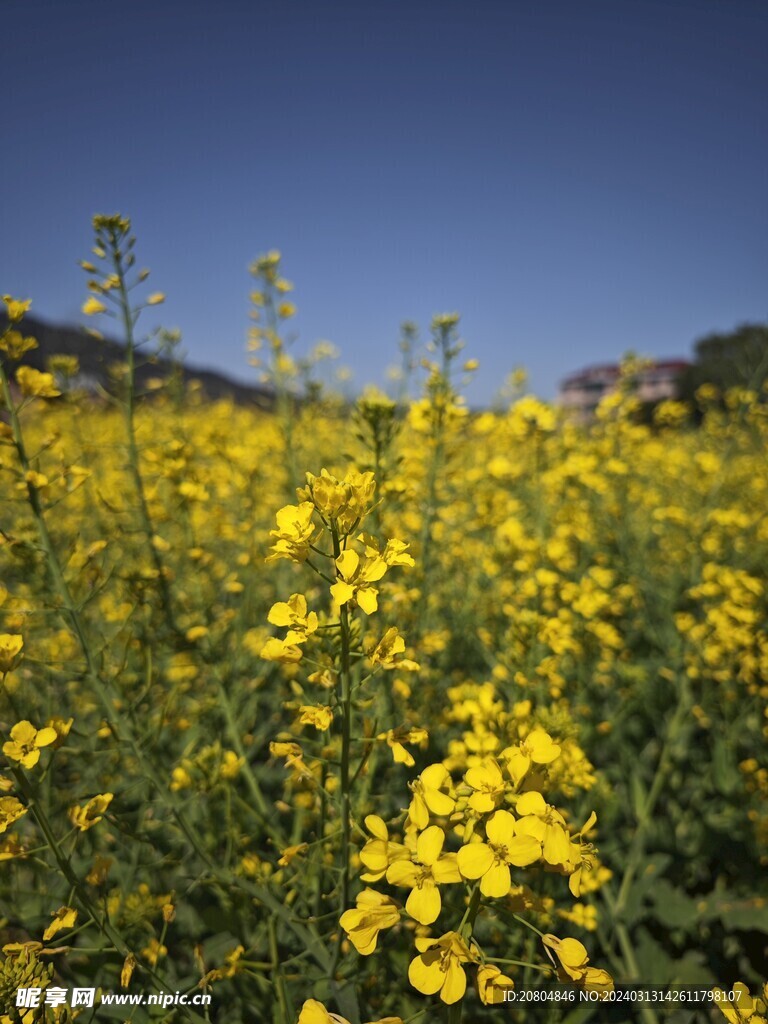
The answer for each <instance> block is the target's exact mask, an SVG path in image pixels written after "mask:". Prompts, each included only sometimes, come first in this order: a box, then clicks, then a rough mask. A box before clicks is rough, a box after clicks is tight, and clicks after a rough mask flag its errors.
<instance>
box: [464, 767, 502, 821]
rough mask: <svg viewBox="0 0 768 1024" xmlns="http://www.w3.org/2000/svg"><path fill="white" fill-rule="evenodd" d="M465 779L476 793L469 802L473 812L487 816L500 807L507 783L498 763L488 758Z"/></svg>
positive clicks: (471, 769) (470, 770)
mask: <svg viewBox="0 0 768 1024" xmlns="http://www.w3.org/2000/svg"><path fill="white" fill-rule="evenodd" d="M464 778H465V780H466V783H467V785H468V786H471V787H472V789H473V791H474V792H473V793H472V795H471V796H470V798H469V800H468V801H467V802H468V804H469V806H470V807H471V808H472V810H473V811H477V812H478V814H487V813H488V812H490V811H493V810H495V809H496V808H497V807H498V806H499V804H500V803H501V801H502V798H503V796H504V793H505V791H506V788H507V783H506V782H505V780H504V776H503V774H502V772H501V768H500V767H499V764H498V762H497V761H495V760H494V759H493V758H488V760H486V761H483V763H482V764H479V765H476V766H475V767H474V768H470V769H469V770H468V771H467V774H466V775H465V776H464Z"/></svg>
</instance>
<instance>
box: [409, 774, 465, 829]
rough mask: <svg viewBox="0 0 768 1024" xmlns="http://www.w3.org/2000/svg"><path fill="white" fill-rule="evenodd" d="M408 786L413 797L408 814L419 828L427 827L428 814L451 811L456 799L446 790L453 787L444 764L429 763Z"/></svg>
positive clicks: (440, 814) (449, 812)
mask: <svg viewBox="0 0 768 1024" xmlns="http://www.w3.org/2000/svg"><path fill="white" fill-rule="evenodd" d="M410 786H411V791H412V793H413V797H412V799H411V803H410V806H409V808H408V816H409V818H410V819H411V821H412V822H413V824H414V825H415V826H416V828H418V829H419V830H421V829H425V828H426V827H427V825H428V824H429V816H430V814H436V815H439V816H441V817H445V816H446V815H448V814H452V813H453V810H454V808H455V806H456V800H455V799H454V797H453V796H452V795H450V792H446V791H452V788H453V787H452V783H451V776H450V773H449V772H448V769H447V768H446V767H445V765H442V764H431V765H429V767H427V768H425V769H424V771H423V772H422V773H421V775H420V776H419V777H418V779H416V780H415V781H414V782H412V783H410Z"/></svg>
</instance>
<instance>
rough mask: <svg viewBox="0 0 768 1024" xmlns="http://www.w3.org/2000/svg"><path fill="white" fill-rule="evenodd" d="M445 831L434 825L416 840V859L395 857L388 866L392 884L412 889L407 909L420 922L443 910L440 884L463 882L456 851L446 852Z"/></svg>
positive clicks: (435, 915)
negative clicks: (444, 850)
mask: <svg viewBox="0 0 768 1024" xmlns="http://www.w3.org/2000/svg"><path fill="white" fill-rule="evenodd" d="M444 842H445V832H443V830H442V829H441V828H440V827H439V826H438V825H431V826H430V827H429V828H427V829H425V830H424V832H422V833H421V835H420V836H419V838H418V840H417V841H416V850H415V853H414V858H413V861H410V860H407V861H406V860H396V861H395V862H394V863H393V864H391V865H390V866H389V868H388V869H387V881H388V882H389V884H390V885H405V886H408V887H409V888H410V890H411V893H410V895H409V897H408V900H407V902H406V904H405V909H406V910H407V911H408V913H409V914H410V915H411V917H412V918H413V919H414V921H418V922H419V924H432V922H433V921H436V920H437V918H438V915H439V914H440V908H441V906H442V902H441V899H440V890H439V888H438V886H440V885H450V884H451V883H455V882H460V881H461V875H460V874H459V869H458V866H457V863H456V854H455V853H443V844H444Z"/></svg>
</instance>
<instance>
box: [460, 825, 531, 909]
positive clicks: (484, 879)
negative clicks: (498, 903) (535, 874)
mask: <svg viewBox="0 0 768 1024" xmlns="http://www.w3.org/2000/svg"><path fill="white" fill-rule="evenodd" d="M485 834H486V837H487V840H488V841H487V842H486V843H468V844H467V845H466V846H462V848H461V849H460V850H459V853H458V864H459V870H460V871H461V873H462V875H464V877H465V878H479V879H480V892H481V893H482V894H483V896H491V897H495V898H496V899H502V898H503V897H504V896H506V895H507V893H508V892H509V890H510V889H511V888H512V876H511V874H510V871H509V866H510V865H515V867H525V866H526V865H528V864H533V863H534V861H537V860H538V859H539V857H540V856H541V843H540V842H539V841H538V840H537V839H534V837H533V836H529V835H515V818H514V816H513V815H512V814H510V813H509V811H496V812H495V813H494V814H492V815H491V817H490V818H489V819H488V821H487V822H486V823H485Z"/></svg>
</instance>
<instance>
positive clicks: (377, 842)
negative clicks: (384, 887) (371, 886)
mask: <svg viewBox="0 0 768 1024" xmlns="http://www.w3.org/2000/svg"><path fill="white" fill-rule="evenodd" d="M365 827H366V828H367V829H368V831H369V832H370V833H371V835H372V836H373V839H369V840H368V842H367V843H366V844H365V846H364V847H363V848H362V850H361V851H360V861H361V863H362V864H363V866H364V867H365V868H366V869H367V870H366V873H365V874H364V875H360V877H361V878H362V880H363V881H364V882H378V881H380V879H382V878H383V877H384V875H386V873H387V868H388V867H389V865H390V864H393V863H394V862H395V861H396V860H410V857H411V849H409V847H408V846H405V845H404V844H403V843H395V842H393V841H392V840H391V839H390V838H389V830H388V829H387V826H386V823H385V822H384V821H383V819H382V818H380V817H379V816H378V814H369V815H367V817H366V819H365Z"/></svg>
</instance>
